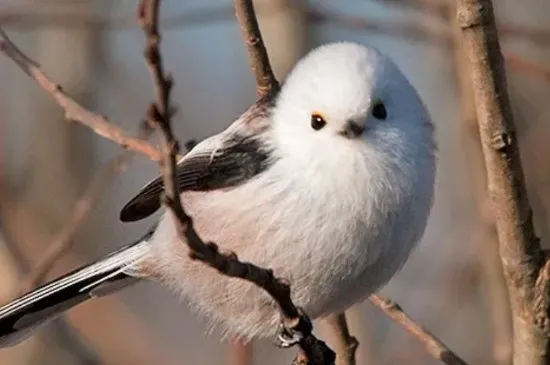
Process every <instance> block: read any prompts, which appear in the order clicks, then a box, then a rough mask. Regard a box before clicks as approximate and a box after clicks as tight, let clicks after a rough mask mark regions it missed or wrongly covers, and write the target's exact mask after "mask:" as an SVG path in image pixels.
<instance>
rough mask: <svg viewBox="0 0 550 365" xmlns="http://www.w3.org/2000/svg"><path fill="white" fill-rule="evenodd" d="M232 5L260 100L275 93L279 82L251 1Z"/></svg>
mask: <svg viewBox="0 0 550 365" xmlns="http://www.w3.org/2000/svg"><path fill="white" fill-rule="evenodd" d="M234 5H235V15H236V17H237V20H238V21H239V24H240V25H241V31H242V34H243V39H244V43H245V45H246V48H247V50H248V56H249V58H250V66H251V67H252V71H254V77H255V78H256V92H257V94H258V96H259V97H260V98H261V97H264V96H266V95H269V94H271V93H273V92H275V91H277V90H278V89H279V82H278V81H277V79H276V78H275V75H274V74H273V70H272V69H271V64H270V63H269V57H268V55H267V50H266V48H265V45H264V42H263V40H262V34H261V33H260V27H259V26H258V20H257V19H256V13H255V12H254V5H253V4H252V0H235V2H234Z"/></svg>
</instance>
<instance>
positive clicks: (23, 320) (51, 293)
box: [0, 237, 149, 348]
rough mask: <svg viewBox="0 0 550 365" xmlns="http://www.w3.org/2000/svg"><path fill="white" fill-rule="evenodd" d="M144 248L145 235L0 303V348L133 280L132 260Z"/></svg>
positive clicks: (142, 255) (144, 253) (138, 257)
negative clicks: (88, 263)
mask: <svg viewBox="0 0 550 365" xmlns="http://www.w3.org/2000/svg"><path fill="white" fill-rule="evenodd" d="M148 252H149V243H148V242H147V237H145V238H144V239H142V240H140V241H138V242H136V243H134V244H132V245H129V246H126V247H123V248H122V249H120V250H118V251H116V252H113V253H111V254H110V255H108V256H106V257H104V258H103V259H101V260H98V261H96V262H94V263H92V264H90V265H88V266H85V267H82V268H80V269H77V270H75V271H73V272H71V273H69V274H66V275H65V276H63V277H61V278H59V279H57V280H54V281H52V282H51V283H48V284H45V285H43V286H41V287H39V288H37V289H36V290H33V291H32V292H30V293H28V294H25V295H23V296H22V297H20V298H17V299H15V300H14V301H12V302H11V303H8V304H6V305H5V306H3V307H0V348H1V347H8V346H12V345H15V344H17V343H19V342H21V341H23V340H24V339H26V338H28V337H30V336H31V335H32V334H33V332H34V331H35V330H36V329H37V328H38V327H40V326H41V325H43V324H45V323H47V322H49V321H51V320H53V319H55V318H57V317H58V316H60V315H61V314H63V312H65V311H66V310H69V309H71V308H72V307H74V306H76V305H78V304H80V303H82V302H84V301H86V300H88V299H92V298H96V297H101V296H104V295H108V294H111V293H114V292H116V291H118V290H120V289H122V288H124V287H126V286H128V285H131V284H134V283H135V282H137V281H138V280H139V278H138V277H133V276H131V274H132V270H131V268H132V264H135V263H136V262H137V261H140V260H142V259H143V258H145V257H146V256H147V254H148Z"/></svg>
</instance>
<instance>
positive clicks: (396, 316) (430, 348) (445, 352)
mask: <svg viewBox="0 0 550 365" xmlns="http://www.w3.org/2000/svg"><path fill="white" fill-rule="evenodd" d="M369 300H370V302H371V303H372V304H374V305H375V306H376V307H378V308H380V309H381V310H382V311H383V312H384V313H385V314H386V315H387V316H388V317H390V318H391V319H393V320H394V321H395V322H397V323H399V324H400V325H401V326H402V327H403V328H405V329H406V330H407V331H408V332H410V333H411V334H412V335H413V336H415V337H416V338H417V339H418V340H420V342H422V344H423V345H424V347H425V348H426V351H427V352H428V353H429V354H430V355H431V356H433V357H434V358H436V359H438V360H440V361H441V362H443V363H445V364H447V365H467V363H466V361H464V360H462V359H461V358H460V356H458V355H457V354H455V353H454V352H453V351H452V350H451V349H449V348H448V347H447V346H446V345H445V344H444V343H443V342H441V341H440V340H439V339H438V338H437V337H435V336H434V335H432V334H431V333H430V332H428V331H427V330H426V329H424V328H422V326H420V325H419V324H418V323H416V322H415V321H414V320H413V319H411V317H409V315H408V314H407V313H405V312H404V311H403V309H402V308H401V307H400V306H399V304H397V303H394V302H392V301H391V300H389V299H386V298H384V297H382V296H380V295H377V294H373V295H371V296H370V297H369Z"/></svg>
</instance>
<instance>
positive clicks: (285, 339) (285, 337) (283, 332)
mask: <svg viewBox="0 0 550 365" xmlns="http://www.w3.org/2000/svg"><path fill="white" fill-rule="evenodd" d="M277 332H278V334H277V340H276V344H277V346H278V347H280V348H283V349H286V348H289V347H292V346H294V345H297V344H298V343H299V342H300V341H301V340H302V338H303V335H302V333H300V332H299V331H295V330H292V329H289V328H287V327H286V326H285V325H284V323H282V322H281V323H280V324H279V328H278V331H277Z"/></svg>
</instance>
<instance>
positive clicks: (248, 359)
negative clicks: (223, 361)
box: [227, 338, 252, 365]
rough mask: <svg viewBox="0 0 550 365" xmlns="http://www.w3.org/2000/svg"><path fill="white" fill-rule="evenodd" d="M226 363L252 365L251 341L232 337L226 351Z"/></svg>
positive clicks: (228, 364) (230, 364)
mask: <svg viewBox="0 0 550 365" xmlns="http://www.w3.org/2000/svg"><path fill="white" fill-rule="evenodd" d="M227 365H252V342H245V341H243V340H240V339H238V338H235V339H233V340H232V341H231V342H230V343H229V349H228V351H227Z"/></svg>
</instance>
